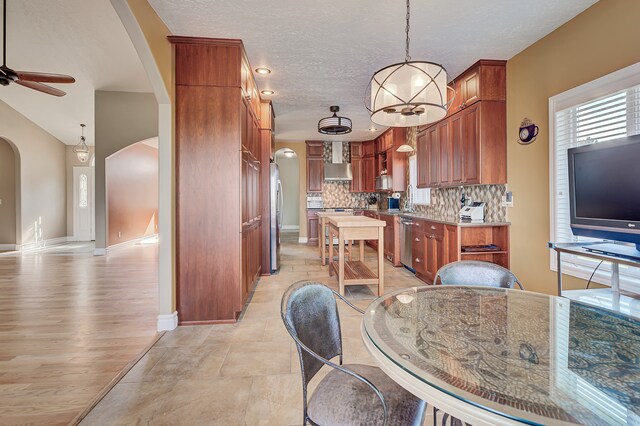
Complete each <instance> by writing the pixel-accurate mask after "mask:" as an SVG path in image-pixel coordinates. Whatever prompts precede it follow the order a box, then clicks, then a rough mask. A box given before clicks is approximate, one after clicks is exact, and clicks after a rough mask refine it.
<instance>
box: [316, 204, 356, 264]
mask: <svg viewBox="0 0 640 426" xmlns="http://www.w3.org/2000/svg"><path fill="white" fill-rule="evenodd" d="M316 216H318V248H319V249H320V257H321V258H322V266H324V265H326V264H327V251H328V250H327V238H328V234H327V232H325V231H326V229H327V227H328V226H329V216H353V213H347V212H318V213H316Z"/></svg>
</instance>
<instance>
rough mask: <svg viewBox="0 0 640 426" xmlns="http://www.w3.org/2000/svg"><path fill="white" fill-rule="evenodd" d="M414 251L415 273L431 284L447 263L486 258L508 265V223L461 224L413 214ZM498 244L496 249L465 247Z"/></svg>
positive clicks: (489, 260)
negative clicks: (469, 248)
mask: <svg viewBox="0 0 640 426" xmlns="http://www.w3.org/2000/svg"><path fill="white" fill-rule="evenodd" d="M412 222H413V228H412V236H411V238H412V244H411V245H412V255H413V260H412V263H413V268H414V269H415V271H416V276H417V277H418V278H420V279H422V280H423V281H425V282H427V283H428V284H432V283H433V279H434V278H435V275H436V273H437V272H438V270H439V269H440V268H442V267H443V266H444V265H446V264H448V263H451V262H456V261H458V260H461V259H462V260H464V259H468V260H483V261H487V262H492V263H496V264H498V265H500V266H503V267H505V268H508V267H509V225H507V224H504V225H494V226H491V225H487V226H460V225H456V224H450V223H440V222H433V221H429V220H427V219H419V218H413V220H412ZM488 244H495V245H496V246H498V247H499V248H501V250H497V251H495V250H494V251H490V250H487V251H480V252H478V251H472V252H471V251H469V252H467V251H466V247H468V246H477V245H488Z"/></svg>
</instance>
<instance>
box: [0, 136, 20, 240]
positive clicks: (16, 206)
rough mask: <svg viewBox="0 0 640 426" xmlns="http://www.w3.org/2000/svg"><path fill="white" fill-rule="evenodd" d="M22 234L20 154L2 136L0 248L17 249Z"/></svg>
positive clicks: (0, 150) (0, 158) (0, 143)
mask: <svg viewBox="0 0 640 426" xmlns="http://www.w3.org/2000/svg"><path fill="white" fill-rule="evenodd" d="M19 244H21V235H20V154H19V152H18V149H17V148H16V146H15V145H14V144H13V143H11V142H10V141H9V140H7V139H4V138H1V137H0V250H1V251H5V250H15V249H16V245H19Z"/></svg>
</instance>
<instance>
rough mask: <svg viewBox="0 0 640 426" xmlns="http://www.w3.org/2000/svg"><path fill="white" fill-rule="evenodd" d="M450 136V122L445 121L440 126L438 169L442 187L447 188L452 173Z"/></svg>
mask: <svg viewBox="0 0 640 426" xmlns="http://www.w3.org/2000/svg"><path fill="white" fill-rule="evenodd" d="M449 136H450V133H449V120H444V121H442V122H441V123H439V124H438V158H439V161H438V168H439V172H440V173H439V175H440V180H439V184H440V186H447V185H449V182H450V181H451V176H450V173H451V171H450V168H449V161H450V160H449V151H450V146H451V143H450V140H449Z"/></svg>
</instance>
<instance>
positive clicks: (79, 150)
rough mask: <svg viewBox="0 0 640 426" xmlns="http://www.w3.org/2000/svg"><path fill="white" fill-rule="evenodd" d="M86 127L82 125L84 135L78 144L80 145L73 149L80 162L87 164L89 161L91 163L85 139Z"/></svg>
mask: <svg viewBox="0 0 640 426" xmlns="http://www.w3.org/2000/svg"><path fill="white" fill-rule="evenodd" d="M85 127H86V126H85V125H84V124H81V125H80V129H81V132H82V135H81V136H80V142H79V143H78V145H76V146H74V147H73V152H75V153H76V155H77V156H78V160H79V161H80V162H81V163H86V162H87V161H89V147H88V146H87V142H86V139H85V137H84V128H85Z"/></svg>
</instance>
